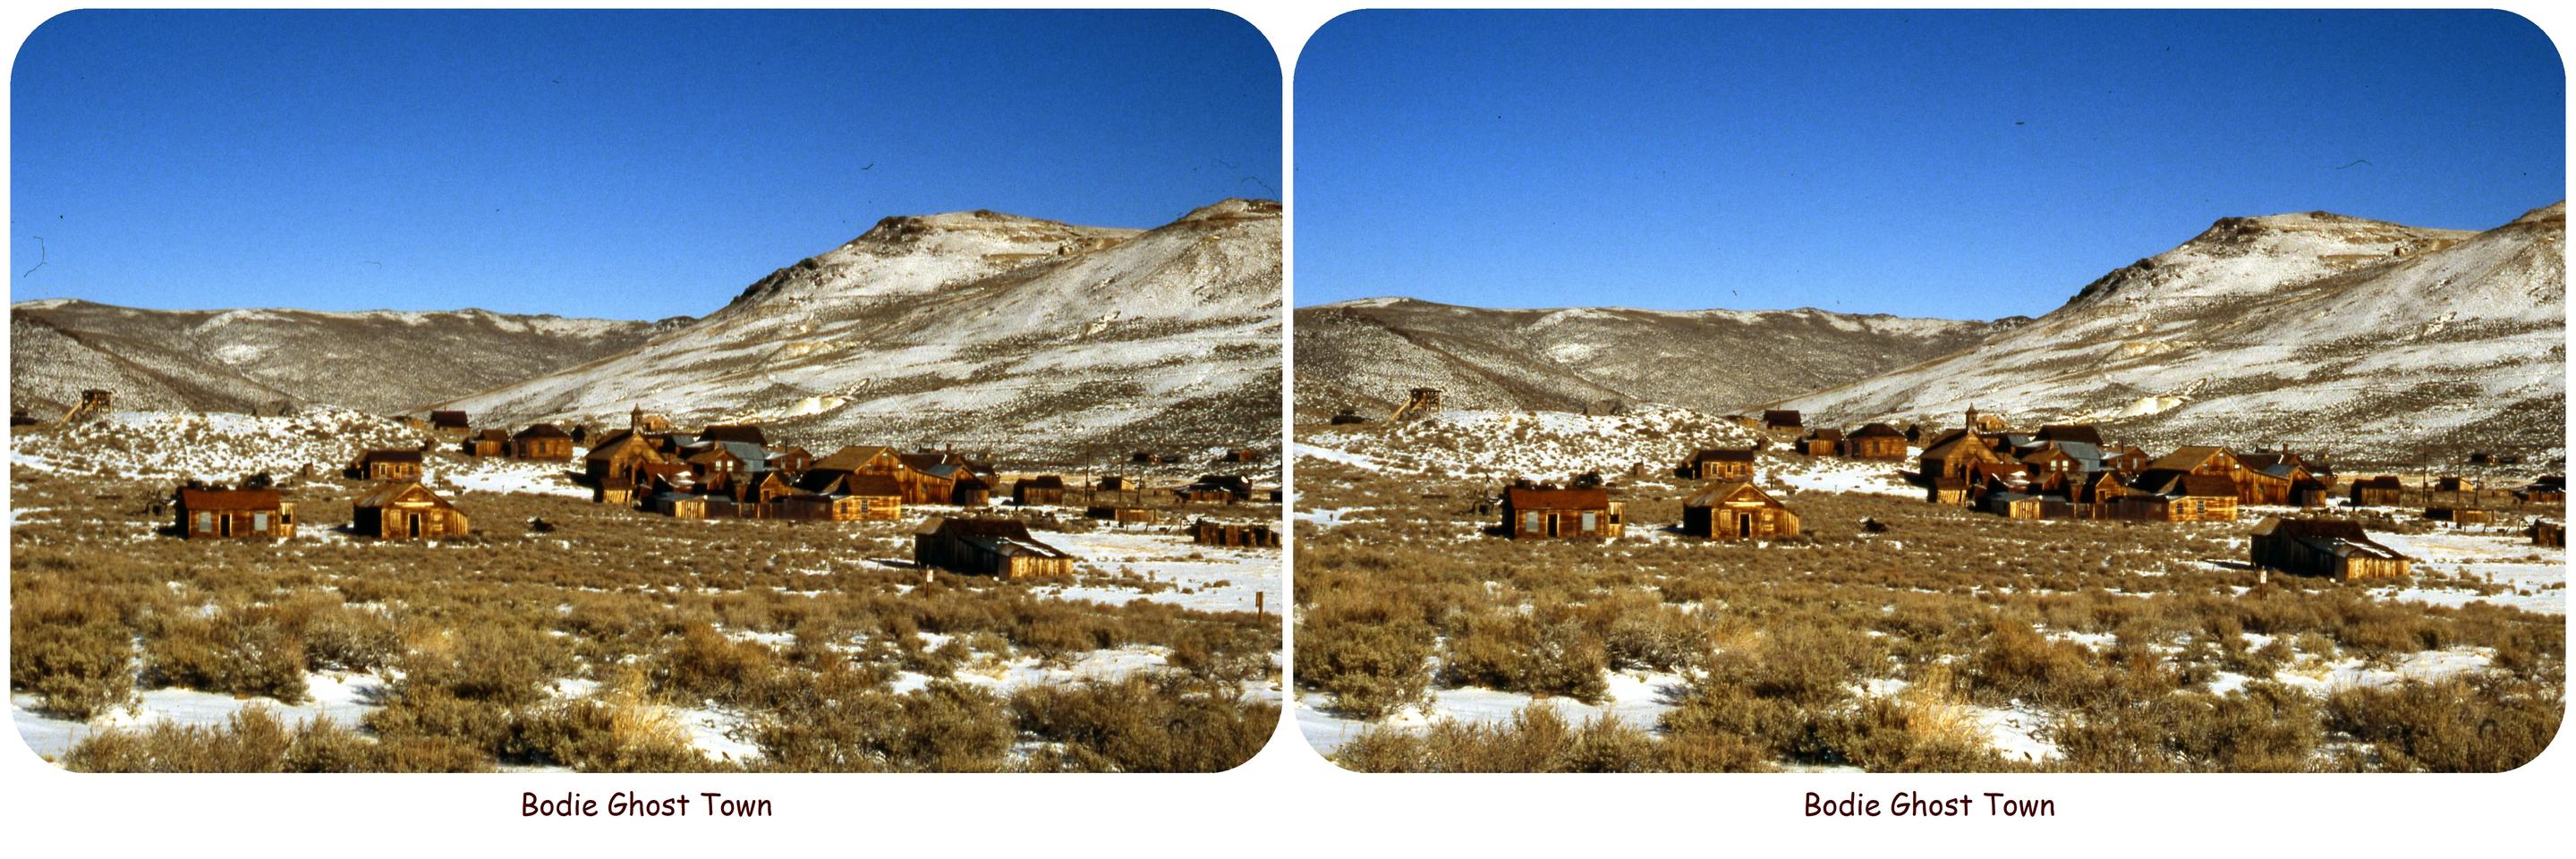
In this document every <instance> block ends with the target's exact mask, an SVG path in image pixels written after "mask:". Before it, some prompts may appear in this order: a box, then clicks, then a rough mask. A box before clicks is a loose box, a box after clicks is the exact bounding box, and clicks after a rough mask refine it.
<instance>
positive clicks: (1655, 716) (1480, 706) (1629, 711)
mask: <svg viewBox="0 0 2576 859" xmlns="http://www.w3.org/2000/svg"><path fill="white" fill-rule="evenodd" d="M1609 681H1610V692H1609V697H1607V698H1604V699H1603V700H1602V702H1601V703H1600V704H1586V703H1583V702H1581V701H1577V700H1574V699H1571V698H1561V697H1554V696H1550V697H1546V698H1540V697H1537V696H1534V695H1530V694H1528V693H1525V692H1504V691H1500V690H1496V689H1486V688H1482V687H1475V686H1464V687H1458V688H1454V689H1442V690H1439V691H1438V692H1436V693H1434V695H1435V697H1434V699H1433V700H1432V703H1431V707H1430V709H1429V710H1427V711H1426V710H1424V709H1423V708H1420V707H1408V708H1405V709H1404V710H1402V711H1400V712H1397V713H1395V714H1394V715H1391V716H1387V717H1385V718H1383V719H1379V720H1377V721H1376V722H1374V723H1371V722H1369V721H1366V720H1361V719H1353V718H1350V717H1348V716H1344V715H1340V714H1337V713H1334V712H1332V711H1330V710H1328V709H1326V708H1327V707H1329V706H1330V704H1331V701H1332V696H1330V695H1326V694H1323V693H1319V692H1301V693H1299V694H1298V695H1297V697H1296V700H1295V703H1294V705H1293V707H1292V709H1293V710H1294V711H1295V713H1296V719H1297V732H1298V733H1299V734H1300V735H1303V736H1304V737H1305V738H1306V743H1307V744H1308V745H1311V746H1314V747H1315V750H1316V751H1317V752H1321V753H1323V754H1326V755H1330V754H1332V753H1333V750H1334V749H1337V748H1340V747H1341V745H1342V743H1345V742H1348V741H1350V740H1351V739H1352V738H1354V737H1357V736H1359V735H1360V732H1361V731H1363V730H1366V729H1367V728H1368V727H1369V726H1370V725H1371V724H1375V725H1378V726H1381V727H1391V728H1403V729H1407V730H1421V729H1423V728H1427V727H1429V726H1430V725H1431V724H1432V723H1433V722H1437V721H1449V720H1455V721H1463V722H1505V721H1509V720H1510V719H1511V718H1512V715H1513V714H1515V713H1519V712H1520V711H1521V710H1523V709H1525V708H1527V707H1528V706H1529V705H1531V704H1532V703H1541V702H1543V703H1545V704H1546V706H1547V707H1548V708H1549V709H1552V710H1555V711H1556V713H1557V715H1560V716H1563V717H1565V720H1566V721H1567V722H1571V723H1576V724H1580V723H1582V722H1583V721H1584V720H1586V719H1595V718H1600V717H1601V716H1603V715H1614V716H1617V717H1619V721H1620V722H1621V723H1623V724H1626V725H1627V726H1628V727H1631V728H1639V729H1643V730H1648V731H1651V730H1654V729H1655V725H1656V724H1657V723H1658V722H1660V721H1662V719H1663V716H1664V714H1665V713H1666V712H1669V711H1671V710H1672V709H1673V708H1674V707H1677V706H1680V698H1681V695H1682V694H1683V691H1684V690H1685V689H1686V688H1687V687H1688V686H1689V682H1690V681H1689V680H1688V679H1687V678H1685V677H1683V676H1682V675H1679V674H1674V673H1670V672H1662V671H1613V672H1610V676H1609Z"/></svg>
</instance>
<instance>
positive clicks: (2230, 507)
mask: <svg viewBox="0 0 2576 859" xmlns="http://www.w3.org/2000/svg"><path fill="white" fill-rule="evenodd" d="M2129 488H2130V489H2131V490H2134V491H2132V492H2130V493H2129V494H2126V495H2122V496H2120V498H2119V501H2118V505H2119V506H2118V508H2117V515H2118V518H2123V519H2147V520H2154V521H2161V522H2234V521H2236V482H2235V481H2232V480H2229V479H2227V478H2224V477H2219V476H2216V475H2209V474H2180V475H2173V476H2171V477H2169V478H2167V479H2165V481H2164V482H2162V483H2153V482H2148V481H2147V480H2146V479H2145V478H2144V477H2143V476H2142V477H2141V478H2140V479H2139V480H2136V481H2132V482H2131V483H2130V484H2129Z"/></svg>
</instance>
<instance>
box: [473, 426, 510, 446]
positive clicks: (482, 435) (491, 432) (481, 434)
mask: <svg viewBox="0 0 2576 859" xmlns="http://www.w3.org/2000/svg"><path fill="white" fill-rule="evenodd" d="M474 440H475V441H491V442H503V441H509V440H510V431H509V430H505V429H501V428H499V427H493V428H491V429H487V430H481V431H478V432H476V433H474Z"/></svg>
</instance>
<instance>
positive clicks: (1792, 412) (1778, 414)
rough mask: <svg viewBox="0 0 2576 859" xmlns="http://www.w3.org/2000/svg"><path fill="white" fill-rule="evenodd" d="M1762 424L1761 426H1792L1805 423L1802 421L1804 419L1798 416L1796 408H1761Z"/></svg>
mask: <svg viewBox="0 0 2576 859" xmlns="http://www.w3.org/2000/svg"><path fill="white" fill-rule="evenodd" d="M1762 425H1763V426H1774V427H1794V426H1803V425H1805V423H1804V419H1802V418H1800V417H1799V416H1798V410H1797V409H1763V410H1762Z"/></svg>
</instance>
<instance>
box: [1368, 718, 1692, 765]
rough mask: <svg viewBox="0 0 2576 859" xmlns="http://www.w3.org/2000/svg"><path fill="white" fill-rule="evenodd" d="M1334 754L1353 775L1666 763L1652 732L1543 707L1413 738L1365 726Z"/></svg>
mask: <svg viewBox="0 0 2576 859" xmlns="http://www.w3.org/2000/svg"><path fill="white" fill-rule="evenodd" d="M1332 757H1333V763H1335V764H1338V765H1340V766H1341V767H1342V768H1344V769H1349V770H1355V771H1358V772H1449V773H1496V772H1656V771H1661V770H1664V769H1666V768H1667V766H1668V761H1667V760H1666V759H1665V758H1664V756H1663V754H1662V753H1661V750H1660V749H1658V748H1657V744H1656V742H1655V740H1654V738H1653V737H1652V736H1651V735H1649V734H1647V733H1646V732H1645V731H1643V730H1639V729H1637V728H1634V727H1630V726H1628V725H1626V724H1623V723H1621V722H1620V721H1619V719H1618V717H1616V716H1604V717H1600V718H1596V719H1587V720H1585V721H1584V722H1583V723H1582V724H1580V725H1572V724H1568V723H1567V722H1566V720H1565V717H1564V716H1562V715H1560V714H1558V713H1557V712H1556V710H1555V709H1554V708H1551V707H1549V706H1547V705H1546V704H1542V703H1533V704H1531V705H1529V706H1528V707H1525V708H1522V709H1521V711H1520V712H1518V713H1515V714H1513V715H1512V718H1511V719H1510V720H1509V721H1504V722H1494V723H1472V722H1460V721H1454V720H1453V721H1442V722H1438V723H1434V724H1433V725H1432V726H1431V727H1430V728H1428V729H1425V730H1424V731H1422V732H1421V733H1418V734H1417V733H1413V732H1409V731H1405V730H1402V729H1398V728H1387V727H1371V728H1369V729H1367V730H1365V731H1362V732H1361V733H1360V735H1359V736H1357V737H1354V738H1352V739H1351V740H1350V741H1349V742H1346V743H1343V744H1342V745H1341V747H1340V748H1339V749H1337V750H1336V751H1335V752H1334V754H1333V756H1332Z"/></svg>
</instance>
